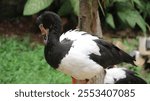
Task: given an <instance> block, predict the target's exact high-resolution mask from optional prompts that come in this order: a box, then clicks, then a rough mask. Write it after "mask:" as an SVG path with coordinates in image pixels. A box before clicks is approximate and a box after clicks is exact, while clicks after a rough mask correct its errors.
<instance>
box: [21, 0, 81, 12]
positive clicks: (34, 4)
mask: <svg viewBox="0 0 150 101" xmlns="http://www.w3.org/2000/svg"><path fill="white" fill-rule="evenodd" d="M61 1H62V5H61V7H60V9H59V10H58V12H57V13H58V14H60V15H65V14H67V13H69V12H73V13H74V14H76V15H78V14H79V10H78V9H79V0H61ZM53 2H54V0H27V2H26V4H25V7H24V12H23V14H24V15H33V14H35V13H38V12H39V11H41V10H43V9H45V8H47V7H49V6H50V5H51V4H52V3H53Z"/></svg>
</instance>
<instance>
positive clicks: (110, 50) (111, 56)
mask: <svg viewBox="0 0 150 101" xmlns="http://www.w3.org/2000/svg"><path fill="white" fill-rule="evenodd" d="M94 41H95V42H96V44H97V46H98V47H99V48H100V54H101V56H100V55H96V54H94V53H92V54H90V58H91V59H92V60H93V61H95V62H97V63H98V64H100V65H102V66H103V67H104V68H107V67H109V66H112V65H116V64H119V63H121V62H126V63H130V64H133V65H135V64H134V61H135V59H134V58H133V57H131V56H130V55H128V54H127V53H126V52H124V51H122V50H121V49H119V48H118V47H116V46H115V45H113V44H111V43H108V42H105V41H104V40H103V39H98V40H94Z"/></svg>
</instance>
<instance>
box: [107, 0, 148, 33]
mask: <svg viewBox="0 0 150 101" xmlns="http://www.w3.org/2000/svg"><path fill="white" fill-rule="evenodd" d="M148 9H150V2H149V1H147V0H144V1H143V0H106V1H105V3H104V11H105V15H106V17H105V21H106V23H107V24H108V25H109V26H110V27H111V28H113V29H114V28H116V27H125V26H129V27H131V28H135V27H136V26H138V27H139V28H140V29H141V30H142V31H143V32H144V33H146V31H147V28H148V27H149V25H148V24H147V23H146V17H148V16H150V12H149V10H148ZM120 23H121V25H120Z"/></svg>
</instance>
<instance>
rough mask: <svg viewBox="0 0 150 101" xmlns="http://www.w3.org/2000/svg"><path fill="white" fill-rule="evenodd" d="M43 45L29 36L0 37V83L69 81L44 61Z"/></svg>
mask: <svg viewBox="0 0 150 101" xmlns="http://www.w3.org/2000/svg"><path fill="white" fill-rule="evenodd" d="M43 49H44V46H43V45H40V44H38V43H34V42H31V41H30V38H29V37H25V38H18V37H15V36H13V37H4V36H3V37H2V36H1V37H0V83H6V84H8V83H11V84H12V83H13V84H14V83H15V84H20V83H21V84H22V83H23V84H26V83H29V84H35V83H36V84H41V83H42V84H43V83H44V84H45V83H46V84H48V83H50V84H53V83H59V84H61V83H71V79H70V77H68V76H66V75H64V74H62V73H60V72H58V71H56V70H54V69H53V68H51V67H50V66H49V65H48V64H47V63H46V61H45V59H44V55H43Z"/></svg>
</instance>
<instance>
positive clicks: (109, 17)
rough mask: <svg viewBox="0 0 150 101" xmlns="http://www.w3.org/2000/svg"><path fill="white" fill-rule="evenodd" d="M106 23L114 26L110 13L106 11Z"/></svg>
mask: <svg viewBox="0 0 150 101" xmlns="http://www.w3.org/2000/svg"><path fill="white" fill-rule="evenodd" d="M106 23H108V24H109V25H110V26H111V27H112V28H113V29H114V28H115V23H114V19H113V16H112V14H110V13H107V15H106Z"/></svg>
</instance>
